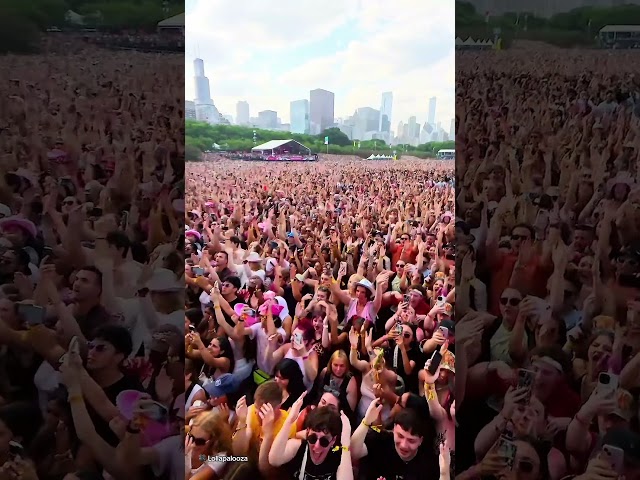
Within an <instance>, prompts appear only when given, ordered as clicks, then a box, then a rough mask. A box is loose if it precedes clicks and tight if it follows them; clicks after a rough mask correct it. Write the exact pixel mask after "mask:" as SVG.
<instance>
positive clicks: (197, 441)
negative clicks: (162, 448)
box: [188, 433, 207, 447]
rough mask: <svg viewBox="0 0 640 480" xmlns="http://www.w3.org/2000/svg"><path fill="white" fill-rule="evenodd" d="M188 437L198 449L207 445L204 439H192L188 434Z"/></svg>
mask: <svg viewBox="0 0 640 480" xmlns="http://www.w3.org/2000/svg"><path fill="white" fill-rule="evenodd" d="M188 435H189V438H190V439H191V440H193V443H194V444H195V445H196V446H198V447H204V446H205V445H206V444H207V440H206V439H204V438H198V437H194V436H193V435H191V434H190V433H189V434H188Z"/></svg>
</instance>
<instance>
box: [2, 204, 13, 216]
mask: <svg viewBox="0 0 640 480" xmlns="http://www.w3.org/2000/svg"><path fill="white" fill-rule="evenodd" d="M0 215H2V216H3V217H10V216H11V209H10V208H9V207H7V206H6V205H5V204H4V203H0Z"/></svg>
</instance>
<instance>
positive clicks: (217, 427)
mask: <svg viewBox="0 0 640 480" xmlns="http://www.w3.org/2000/svg"><path fill="white" fill-rule="evenodd" d="M193 427H199V428H201V429H202V430H204V431H205V432H206V433H207V434H209V437H210V442H211V443H210V447H209V451H208V452H207V455H216V454H219V453H227V454H230V452H231V451H232V440H231V425H229V422H228V421H227V417H226V415H223V414H222V413H221V412H204V413H201V414H200V415H198V416H197V417H196V418H195V419H194V420H193V423H192V424H191V430H193Z"/></svg>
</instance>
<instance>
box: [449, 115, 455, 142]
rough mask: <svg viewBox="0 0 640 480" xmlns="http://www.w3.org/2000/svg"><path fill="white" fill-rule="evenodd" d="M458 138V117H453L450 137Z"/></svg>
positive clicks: (451, 138)
mask: <svg viewBox="0 0 640 480" xmlns="http://www.w3.org/2000/svg"><path fill="white" fill-rule="evenodd" d="M454 138H456V119H455V118H452V119H451V126H450V127H449V139H450V140H453V139H454Z"/></svg>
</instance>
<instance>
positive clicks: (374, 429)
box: [362, 420, 380, 433]
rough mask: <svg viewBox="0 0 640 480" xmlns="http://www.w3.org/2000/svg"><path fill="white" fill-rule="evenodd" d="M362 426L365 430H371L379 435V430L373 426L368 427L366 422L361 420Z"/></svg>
mask: <svg viewBox="0 0 640 480" xmlns="http://www.w3.org/2000/svg"><path fill="white" fill-rule="evenodd" d="M362 425H364V426H365V427H367V428H370V429H371V430H373V431H374V432H377V433H380V428H379V427H376V426H375V425H369V424H368V423H367V422H365V421H364V420H362Z"/></svg>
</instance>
